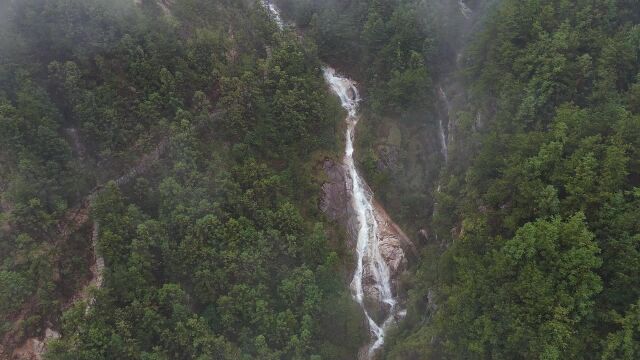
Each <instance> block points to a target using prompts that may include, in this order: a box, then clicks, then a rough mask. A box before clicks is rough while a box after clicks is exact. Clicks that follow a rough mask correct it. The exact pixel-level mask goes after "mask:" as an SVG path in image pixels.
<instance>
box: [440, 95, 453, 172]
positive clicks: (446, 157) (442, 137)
mask: <svg viewBox="0 0 640 360" xmlns="http://www.w3.org/2000/svg"><path fill="white" fill-rule="evenodd" d="M438 94H439V95H440V100H441V101H442V102H443V103H444V104H445V106H446V108H447V118H448V119H449V123H451V104H450V103H449V98H448V97H447V94H446V93H445V92H444V90H443V89H442V87H440V88H438ZM438 132H439V133H440V142H441V145H442V148H441V149H442V156H444V162H445V163H447V162H448V161H449V147H448V143H449V141H448V140H447V136H446V135H445V133H444V127H443V126H442V116H440V118H439V119H438Z"/></svg>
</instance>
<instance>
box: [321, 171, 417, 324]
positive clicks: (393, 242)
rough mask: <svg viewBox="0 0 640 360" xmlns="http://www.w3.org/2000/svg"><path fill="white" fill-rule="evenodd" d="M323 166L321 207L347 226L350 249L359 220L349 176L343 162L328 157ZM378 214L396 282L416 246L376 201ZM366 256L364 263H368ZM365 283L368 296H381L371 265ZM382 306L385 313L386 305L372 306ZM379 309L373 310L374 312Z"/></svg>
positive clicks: (382, 244) (382, 247)
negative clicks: (325, 180) (408, 256)
mask: <svg viewBox="0 0 640 360" xmlns="http://www.w3.org/2000/svg"><path fill="white" fill-rule="evenodd" d="M323 169H324V172H325V175H326V177H327V182H325V183H324V184H323V185H322V198H321V202H320V209H321V210H322V211H323V212H324V213H325V214H326V215H327V216H328V217H329V218H330V219H331V220H334V221H336V222H337V223H338V224H340V225H341V226H344V227H345V228H346V229H347V231H348V234H349V239H350V242H349V248H351V249H355V246H356V243H357V235H358V225H359V224H358V219H357V215H356V213H355V211H354V209H353V206H352V204H351V201H352V196H353V193H352V189H351V186H350V182H349V181H348V179H347V174H346V172H347V170H346V168H345V166H344V165H342V164H339V163H336V162H335V161H333V160H331V159H326V160H325V161H324V163H323ZM374 207H375V217H376V221H377V222H378V233H377V237H378V239H379V250H380V254H381V255H382V257H383V259H384V261H385V263H386V264H387V266H388V267H389V271H390V273H391V278H392V281H393V283H394V287H395V285H397V279H398V276H399V275H400V274H402V273H403V272H404V271H405V270H406V269H407V256H406V255H407V253H415V252H416V250H415V246H414V245H413V243H412V242H411V240H410V239H409V238H408V237H407V235H406V234H405V233H404V232H403V231H402V230H401V229H400V227H398V225H396V224H395V223H394V222H393V220H392V219H391V217H390V216H389V215H388V214H387V212H386V211H385V210H384V208H383V207H382V206H381V205H380V204H379V203H378V202H375V201H374ZM367 262H368V261H367V259H365V263H367ZM363 283H364V284H363V286H364V292H365V297H366V298H368V299H378V298H379V296H378V291H379V290H378V289H377V287H376V286H375V285H376V283H375V280H374V278H373V275H372V274H371V271H370V268H369V267H365V268H364V275H363ZM376 306H377V307H382V308H380V309H378V310H379V311H381V312H384V310H385V309H384V304H377V305H376V304H372V303H371V302H369V307H374V308H375V307H376ZM375 312H377V311H374V313H375Z"/></svg>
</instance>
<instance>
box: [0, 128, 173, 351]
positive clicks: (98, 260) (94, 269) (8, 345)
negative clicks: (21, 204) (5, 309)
mask: <svg viewBox="0 0 640 360" xmlns="http://www.w3.org/2000/svg"><path fill="white" fill-rule="evenodd" d="M168 145H169V138H168V137H164V138H162V139H161V140H160V141H159V142H158V144H157V145H156V147H155V148H154V149H153V151H151V152H149V153H147V154H145V155H144V156H142V157H141V158H140V160H138V162H136V164H135V165H134V166H133V167H131V168H130V169H129V170H128V171H127V172H125V173H124V174H123V175H121V176H120V177H118V178H116V179H114V180H113V181H114V182H115V184H116V185H117V186H123V185H125V184H127V183H129V182H130V181H131V180H132V179H134V178H135V177H136V176H138V175H141V174H143V173H145V172H146V171H147V170H149V168H150V167H151V166H152V165H153V164H154V163H155V162H157V161H158V160H160V157H161V156H162V155H163V154H164V153H165V151H166V150H167V148H168ZM103 189H104V185H99V186H97V187H95V188H94V189H93V190H92V191H91V192H90V193H89V194H88V195H87V196H85V197H84V198H83V199H82V201H81V202H80V204H78V205H77V206H75V207H73V208H72V209H70V210H68V211H67V213H66V214H65V215H64V216H63V218H62V219H61V220H60V221H59V222H58V225H57V235H56V236H55V242H54V244H55V245H54V246H59V245H61V244H63V243H65V242H67V241H68V240H69V238H70V237H71V235H73V234H74V233H75V232H77V231H78V230H79V229H80V228H82V227H83V226H84V225H85V224H86V223H87V222H88V221H89V220H90V213H91V204H92V203H93V201H94V200H95V198H96V197H97V196H98V194H99V193H100V192H101V191H102V190H103ZM99 229H100V228H99V224H98V223H97V222H94V224H93V231H92V236H91V246H92V250H93V264H92V265H91V267H90V270H91V274H92V276H91V280H90V281H89V282H88V283H87V284H86V285H85V286H83V287H82V288H81V289H80V290H79V291H77V292H76V293H75V294H74V295H73V296H72V297H71V298H70V299H69V300H68V301H66V302H64V305H63V309H66V308H68V307H70V306H71V305H73V304H74V303H75V302H77V301H79V300H88V299H89V296H90V293H89V289H90V288H91V287H96V288H100V287H101V286H102V280H103V278H102V273H103V269H104V259H103V258H102V256H101V255H100V254H99V253H98V251H97V243H98V234H99ZM89 302H92V301H91V300H89ZM36 307H37V304H36V303H35V302H34V301H30V302H29V303H27V304H25V306H24V307H23V308H22V310H21V311H20V313H19V314H18V315H17V316H16V317H15V319H13V321H12V322H13V327H12V330H10V331H9V332H7V334H5V336H4V338H3V339H2V345H0V360H5V359H6V360H9V359H15V360H31V359H41V358H42V355H43V354H44V351H45V350H46V343H47V341H48V340H50V339H52V338H58V337H59V336H60V335H59V334H58V333H57V332H56V331H55V330H53V329H51V328H47V330H46V331H45V334H44V337H34V338H29V339H27V340H25V341H23V342H22V343H21V344H20V346H17V347H16V345H17V342H18V341H19V337H20V335H19V329H20V322H21V321H23V320H24V319H26V318H27V317H28V316H29V314H30V313H32V312H33V310H34V309H35V308H36ZM10 349H15V350H13V351H11V353H12V355H11V356H9V355H8V353H9V351H10Z"/></svg>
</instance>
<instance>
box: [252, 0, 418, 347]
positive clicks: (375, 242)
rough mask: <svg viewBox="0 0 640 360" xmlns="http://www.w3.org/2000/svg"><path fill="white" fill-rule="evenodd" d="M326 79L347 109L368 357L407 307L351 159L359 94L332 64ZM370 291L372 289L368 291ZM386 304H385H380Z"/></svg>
mask: <svg viewBox="0 0 640 360" xmlns="http://www.w3.org/2000/svg"><path fill="white" fill-rule="evenodd" d="M262 5H263V6H264V7H265V8H266V9H267V10H268V11H269V13H270V15H271V17H272V18H273V20H274V21H275V22H276V24H278V27H279V28H280V29H282V28H284V21H283V20H282V17H281V15H280V11H279V10H278V8H277V7H276V6H275V5H274V4H273V3H272V2H271V1H270V0H262ZM322 71H323V74H324V78H325V81H326V82H327V84H328V85H329V86H330V87H331V90H333V92H334V93H335V94H336V95H338V97H339V98H340V101H341V103H342V107H343V108H344V109H345V110H346V111H347V113H348V115H347V118H346V122H347V132H346V148H345V155H344V159H343V161H344V165H345V166H346V168H347V181H348V182H349V185H350V186H349V187H350V188H351V189H352V193H353V195H352V199H351V201H352V206H353V209H354V210H355V213H356V216H357V220H358V234H357V236H358V237H357V244H356V252H357V265H356V269H355V271H354V274H353V279H352V281H351V290H352V294H353V297H354V299H355V300H356V302H357V303H358V304H359V305H360V307H362V310H363V311H364V314H365V316H366V318H367V322H368V324H369V329H370V331H371V336H372V341H371V343H370V344H369V349H368V357H369V358H371V357H372V356H373V354H374V353H375V352H376V350H378V349H380V347H381V346H382V345H383V344H384V336H385V332H386V330H387V328H388V327H389V325H391V324H392V323H393V322H394V321H395V320H396V319H397V318H402V317H404V316H405V315H406V310H404V309H399V307H398V301H397V300H396V298H395V297H394V295H393V291H392V289H391V272H390V270H389V266H388V265H387V263H386V262H385V260H384V258H383V257H382V254H381V253H380V243H379V239H380V233H379V229H378V220H377V219H376V215H377V213H376V209H375V207H374V205H373V194H372V193H371V191H370V190H369V186H367V184H366V183H365V182H364V180H363V179H362V178H361V177H360V175H359V174H358V170H357V169H356V165H355V161H354V159H353V138H354V131H355V127H356V125H357V124H358V102H359V101H360V95H359V93H358V89H357V88H356V86H355V82H354V81H353V80H351V79H348V78H346V77H342V76H340V75H338V74H336V71H335V70H334V69H333V68H331V67H324V68H323V69H322ZM365 277H370V278H371V279H372V280H373V282H374V284H373V286H372V288H370V289H368V290H369V291H367V293H366V294H365V286H364V279H365ZM371 290H373V291H371ZM365 298H366V299H367V300H368V301H371V300H373V301H375V302H377V303H378V304H380V305H381V307H383V308H384V309H383V311H384V314H385V315H384V316H385V318H384V320H383V321H382V323H381V324H378V323H377V322H376V321H375V320H374V319H373V318H372V317H371V315H370V313H369V311H368V310H367V306H366V304H365ZM383 304H386V307H385V306H383Z"/></svg>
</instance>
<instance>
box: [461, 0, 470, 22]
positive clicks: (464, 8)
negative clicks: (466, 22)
mask: <svg viewBox="0 0 640 360" xmlns="http://www.w3.org/2000/svg"><path fill="white" fill-rule="evenodd" d="M458 5H459V6H460V12H461V13H462V16H464V18H465V19H471V15H472V14H473V11H472V10H471V8H469V6H467V4H465V3H464V1H462V0H458Z"/></svg>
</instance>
